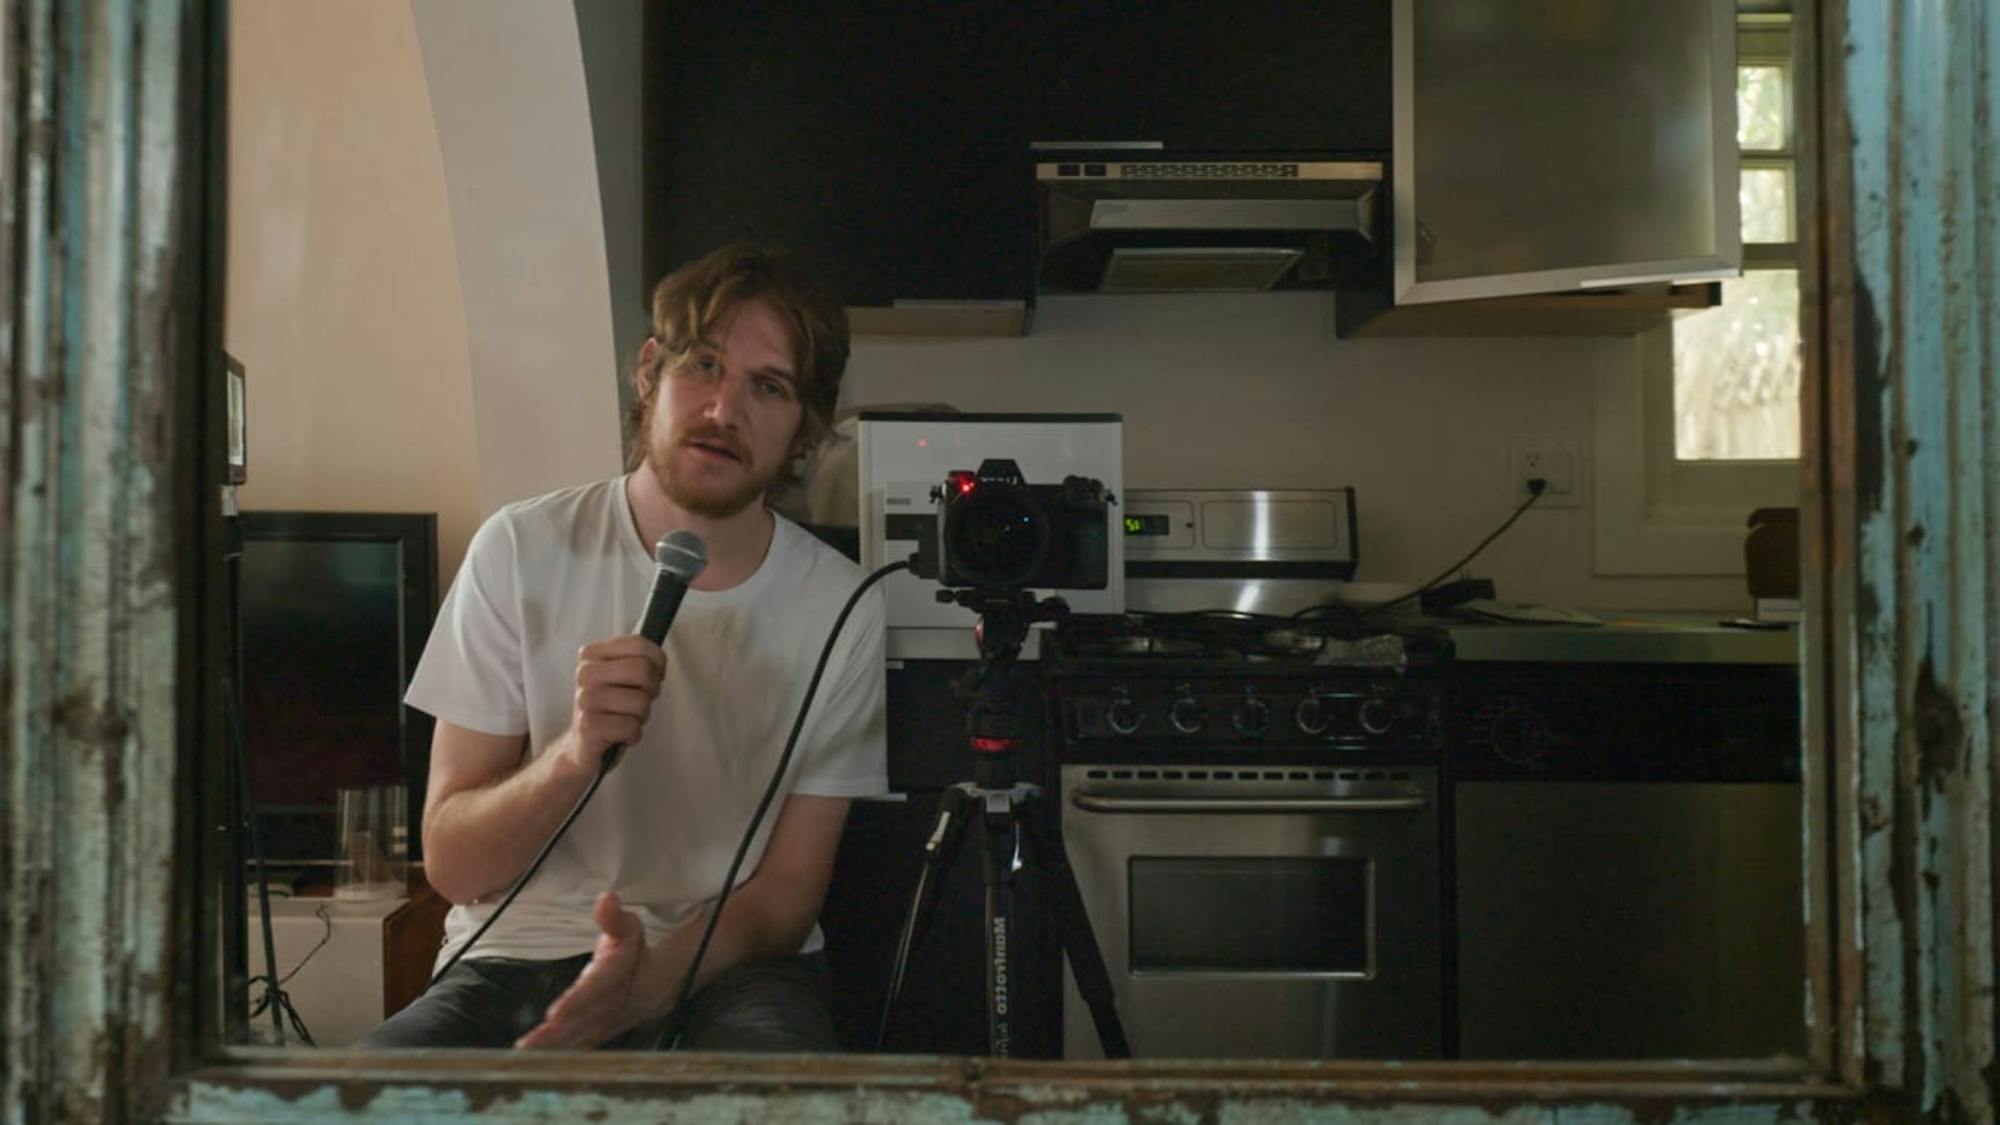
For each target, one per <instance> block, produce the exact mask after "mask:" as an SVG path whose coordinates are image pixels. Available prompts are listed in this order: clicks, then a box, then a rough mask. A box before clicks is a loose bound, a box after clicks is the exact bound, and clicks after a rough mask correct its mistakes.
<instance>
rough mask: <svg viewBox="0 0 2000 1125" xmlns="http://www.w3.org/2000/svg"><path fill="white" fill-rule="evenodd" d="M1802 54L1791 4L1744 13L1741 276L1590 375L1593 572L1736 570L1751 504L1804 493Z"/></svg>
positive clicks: (1739, 101)
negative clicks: (1605, 373)
mask: <svg viewBox="0 0 2000 1125" xmlns="http://www.w3.org/2000/svg"><path fill="white" fill-rule="evenodd" d="M1804 62H1805V60H1804V59H1802V58H1795V57H1794V56H1793V52H1792V17H1791V16H1790V15H1789V14H1786V13H1758V14H1752V15H1744V16H1742V17H1740V22H1739V24H1738V30H1737V70H1736V109H1737V122H1738V126H1737V137H1736V139H1737V151H1738V159H1739V179H1738V200H1739V202H1740V204H1741V211H1742V217H1741V223H1742V228H1741V229H1742V234H1743V265H1744V272H1743V276H1742V277H1740V278H1734V279H1730V280H1727V281H1724V282H1723V283H1722V304H1721V305H1719V306H1717V307H1715V308H1712V309H1704V310H1702V311H1699V312H1692V313H1683V314H1681V315H1680V316H1678V317H1676V319H1674V320H1673V321H1672V323H1671V324H1670V325H1668V326H1667V327H1663V328H1658V329H1654V330H1652V331H1648V332H1645V333H1641V334H1640V335H1639V336H1638V337H1637V338H1636V340H1635V352H1636V354H1635V355H1634V356H1633V359H1632V361H1631V367H1630V368H1629V369H1628V370H1629V371H1630V372H1631V374H1629V375H1624V374H1620V375H1617V376H1615V377H1607V378H1605V379H1603V380H1601V381H1600V382H1599V383H1598V390H1597V394H1596V399H1595V403H1594V407H1593V409H1594V415H1595V417H1594V421H1593V429H1594V431H1595V450H1594V464H1595V466H1596V470H1597V493H1596V510H1595V519H1594V523H1595V529H1594V530H1595V538H1596V550H1595V567H1596V570H1597V572H1598V573H1600V574H1658V575H1704V574H1705V575H1730V574H1741V573H1742V572H1743V536H1744V521H1745V518H1746V517H1747V516H1748V515H1749V513H1750V512H1751V511H1752V510H1754V509H1756V508H1762V507H1774V506H1789V505H1793V504H1796V503H1797V502H1798V463H1797V458H1798V456H1799V448H1800V445H1799V437H1800V418H1799V389H1800V387H1799V381H1800V373H1801V369H1802V368H1801V358H1800V353H1799V286H1798V269H1799V251H1798V224H1799V218H1798V216H1799V215H1800V214H1802V213H1806V212H1807V211H1808V210H1809V207H1810V200H1807V199H1802V198H1801V196H1802V195H1803V194H1804V193H1805V191H1806V189H1807V188H1808V187H1809V185H1808V184H1806V183H1805V182H1803V181H1802V180H1801V179H1800V177H1799V175H1798V169H1799V167H1800V166H1801V165H1802V163H1803V160H1804V156H1803V155H1802V149H1803V148H1804V147H1805V146H1808V145H1810V144H1811V131H1810V130H1811V122H1812V121H1813V119H1814V107H1813V106H1812V105H1811V104H1810V103H1809V102H1805V101H1803V100H1802V97H1803V92H1804V91H1808V90H1810V89H1811V88H1812V86H1811V83H1810V82H1809V81H1808V80H1807V78H1806V75H1805V74H1804Z"/></svg>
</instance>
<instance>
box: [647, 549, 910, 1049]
mask: <svg viewBox="0 0 2000 1125" xmlns="http://www.w3.org/2000/svg"><path fill="white" fill-rule="evenodd" d="M910 561H911V560H909V559H904V560H903V561H902V562H892V563H889V564H888V565H886V566H883V567H880V568H878V569H876V570H875V571H874V572H873V573H871V574H870V575H869V576H868V577H866V578H864V579H862V580H861V584H860V585H859V586H856V587H855V588H854V592H853V593H852V594H849V595H848V596H847V604H846V605H843V606H841V607H840V615H839V616H838V617H835V618H834V619H833V630H832V631H831V632H829V633H828V634H827V635H826V643H825V644H824V645H822V646H820V650H819V662H818V663H817V664H815V665H814V666H813V674H812V679H811V680H808V681H807V682H806V695H805V698H804V699H802V700H800V701H799V713H798V715H797V716H796V717H795V718H794V719H793V720H792V733H791V734H790V735H788V736H786V738H785V749H784V752H783V753H781V754H779V755H778V766H777V768H776V769H774V770H772V771H771V780H770V782H769V783H768V784H766V785H765V786H764V796H763V797H762V799H760V800H759V801H758V802H757V810H756V811H755V812H753V813H751V814H750V825H749V827H748V828H745V829H744V831H743V839H742V840H740V841H739V842H738V843H737V845H736V856H735V858H734V859H731V860H730V861H729V871H728V873H727V874H725V875H723V877H722V890H721V891H719V892H717V894H716V896H715V909H713V910H711V911H709V912H708V924H707V925H706V926H704V927H703V928H702V931H701V940H700V941H699V942H697V943H696V944H695V947H694V959H693V960H692V961H690V962H688V968H687V975H685V976H683V977H682V978H681V990H680V994H679V995H678V996H676V997H675V998H674V1006H673V1008H671V1009H670V1010H669V1011H668V1012H667V1022H666V1023H665V1024H664V1025H663V1026H662V1027H661V1028H660V1035H659V1038H658V1039H657V1040H656V1041H655V1042H654V1045H653V1046H654V1049H655V1050H658V1049H659V1048H661V1047H672V1046H674V1045H677V1044H678V1043H679V1042H680V1034H681V1027H680V1023H681V1014H682V1012H683V1011H684V1010H685V1009H686V1008H687V1002H688V999H689V998H690V997H692V996H693V995H694V982H695V977H696V975H697V974H699V973H700V972H701V961H702V958H703V957H704V956H706V955H707V953H708V943H709V939H711V938H713V937H714V936H715V926H716V923H717V922H720V921H721V920H722V907H723V905H724V904H725V903H727V902H728V901H729V892H730V890H732V889H733V888H734V887H735V886H736V872H737V871H739V870H741V869H742V867H743V857H744V856H745V855H748V854H749V852H750V841H751V840H753V839H755V838H756V836H757V826H758V825H759V824H761V823H763V821H764V814H765V813H766V812H767V811H769V810H770V808H771V801H772V799H773V798H775V797H776V796H777V795H778V786H779V783H780V782H782V781H783V780H784V777H785V770H786V768H787V767H789V766H790V765H791V762H792V751H793V750H795V749H797V748H798V744H799V732H800V731H802V730H804V729H805V725H806V713H807V712H808V711H810V710H812V701H813V695H814V693H816V692H817V691H819V681H820V677H821V676H823V675H824V674H825V673H826V664H827V661H828V660H830V659H832V657H833V645H834V642H835V641H837V640H839V639H840V631H841V629H842V628H844V627H846V625H847V618H848V615H849V614H851V613H853V612H854V607H855V605H857V604H858V603H859V602H860V601H861V595H862V594H864V593H866V592H867V590H868V587H870V586H873V585H874V584H875V583H877V582H880V581H881V580H882V579H884V578H887V577H888V576H890V575H891V574H894V573H896V572H897V571H899V570H908V569H910Z"/></svg>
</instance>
